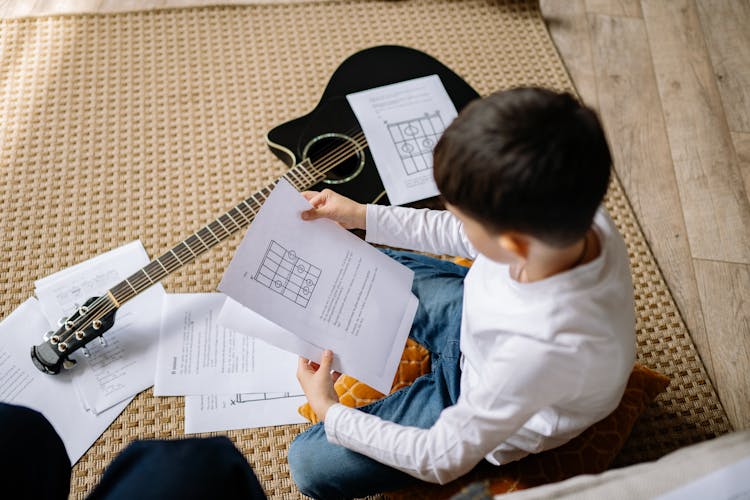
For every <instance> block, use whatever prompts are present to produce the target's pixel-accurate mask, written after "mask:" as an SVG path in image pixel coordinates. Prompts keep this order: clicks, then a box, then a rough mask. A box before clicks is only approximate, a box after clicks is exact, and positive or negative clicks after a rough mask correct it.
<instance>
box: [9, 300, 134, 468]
mask: <svg viewBox="0 0 750 500" xmlns="http://www.w3.org/2000/svg"><path fill="white" fill-rule="evenodd" d="M46 328H48V321H47V318H46V317H45V316H44V314H43V313H42V310H41V307H40V305H39V302H37V300H36V299H34V298H30V299H28V300H27V301H26V302H24V303H23V304H21V305H20V306H19V307H18V308H17V309H16V310H15V311H14V312H12V313H11V314H10V316H8V317H7V318H5V320H3V321H2V323H0V339H1V341H0V401H2V402H4V403H12V404H15V405H20V406H27V407H29V408H32V409H34V410H36V411H38V412H40V413H41V414H42V415H44V416H45V417H46V418H47V420H49V421H50V423H51V424H52V426H53V427H54V428H55V430H56V431H57V433H58V434H59V435H60V438H61V439H62V442H63V444H64V445H65V449H66V451H67V452H68V456H69V457H70V463H71V464H74V463H76V462H77V461H78V459H79V458H81V456H83V454H84V453H86V450H88V449H89V447H90V446H91V445H92V444H93V443H94V441H96V439H97V438H98V437H99V436H100V435H101V433H102V432H104V431H105V430H106V429H107V427H108V426H109V424H111V423H112V421H113V420H114V419H115V418H117V416H118V415H119V414H120V412H122V410H123V409H125V406H127V404H128V403H129V402H130V401H131V400H132V398H130V399H127V400H126V401H124V402H122V403H120V404H118V405H115V406H113V407H112V408H110V409H109V410H107V411H104V412H102V413H100V414H99V415H95V414H93V413H91V412H88V411H86V410H85V409H84V408H83V407H82V406H81V405H80V404H79V403H78V401H77V395H76V391H75V388H74V387H73V383H72V381H71V378H70V373H66V372H63V373H60V374H58V375H47V374H45V373H42V372H40V371H39V370H37V369H36V368H35V367H34V365H33V364H32V362H31V358H30V357H29V347H30V346H31V345H32V344H34V343H36V342H38V341H39V332H40V331H45V329H46ZM43 462H44V457H40V464H43Z"/></svg>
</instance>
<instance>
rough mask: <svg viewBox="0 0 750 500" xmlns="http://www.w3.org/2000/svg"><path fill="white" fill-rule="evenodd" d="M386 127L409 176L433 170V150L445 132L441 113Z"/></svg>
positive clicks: (428, 114) (388, 124)
mask: <svg viewBox="0 0 750 500" xmlns="http://www.w3.org/2000/svg"><path fill="white" fill-rule="evenodd" d="M386 125H387V126H388V132H389V133H390V134H391V139H392V140H393V145H394V147H395V148H396V151H397V152H398V156H399V158H401V164H402V165H403V167H404V170H405V171H406V174H407V175H414V174H417V173H419V172H424V171H425V170H429V169H431V168H432V150H433V148H434V147H435V144H436V143H437V141H438V139H439V138H440V135H441V134H442V133H443V131H444V130H445V123H443V119H442V117H441V116H440V111H435V112H434V113H432V114H430V113H425V115H424V116H421V117H418V118H413V119H411V120H404V121H401V122H397V123H387V122H386Z"/></svg>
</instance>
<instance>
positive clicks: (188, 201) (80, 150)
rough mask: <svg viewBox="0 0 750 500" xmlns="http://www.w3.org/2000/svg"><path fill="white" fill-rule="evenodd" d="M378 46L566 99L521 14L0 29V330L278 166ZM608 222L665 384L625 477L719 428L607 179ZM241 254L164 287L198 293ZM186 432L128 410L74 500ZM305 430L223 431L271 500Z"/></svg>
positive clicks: (166, 406)
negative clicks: (29, 301) (109, 469)
mask: <svg viewBox="0 0 750 500" xmlns="http://www.w3.org/2000/svg"><path fill="white" fill-rule="evenodd" d="M379 44H399V45H406V46H411V47H414V48H417V49H421V50H423V51H425V52H427V53H429V54H431V55H433V56H435V57H437V58H438V59H439V60H441V61H442V62H443V63H445V64H446V65H447V66H448V67H450V68H452V69H453V70H454V71H456V72H457V73H458V74H459V75H462V76H463V77H464V78H465V79H466V80H467V81H468V82H469V84H471V85H472V86H473V87H474V88H475V89H477V90H478V91H479V92H480V94H487V93H490V92H492V91H494V90H497V89H501V88H508V87H511V86H517V85H543V86H547V87H551V88H554V89H558V90H569V91H574V89H573V86H572V84H571V81H570V79H569V78H568V75H567V73H566V71H565V68H564V67H563V64H562V62H561V60H560V58H559V56H558V54H557V52H556V51H555V48H554V46H553V44H552V42H551V40H550V38H549V36H548V33H547V31H546V28H545V25H544V22H543V20H542V18H541V15H540V13H539V10H538V8H537V6H536V5H535V4H533V3H516V2H510V3H508V2H503V1H491V0H466V1H463V2H455V1H450V0H408V1H407V0H404V1H368V0H363V1H348V2H347V1H343V2H322V3H299V4H290V3H283V4H275V5H274V4H264V5H252V6H233V7H228V6H225V7H204V8H196V9H183V10H158V11H148V12H133V13H124V14H112V15H81V16H62V17H47V18H31V19H18V20H5V21H0V197H1V198H0V199H1V200H2V204H1V206H0V211H1V215H0V224H1V225H2V226H1V227H2V250H1V251H2V255H3V259H2V260H1V261H0V287H1V288H0V289H1V290H2V293H1V294H0V315H1V316H2V317H5V316H6V315H8V314H9V313H10V312H11V311H12V310H13V309H14V308H16V307H17V306H18V305H19V304H20V303H21V302H23V301H24V300H25V299H26V298H28V297H29V296H30V295H32V294H33V282H34V280H36V279H38V278H41V277H43V276H46V275H48V274H51V273H53V272H55V271H58V270H60V269H63V268H65V267H67V266H71V265H73V264H75V263H77V262H80V261H82V260H85V259H88V258H90V257H93V256H95V255H97V254H99V253H102V252H105V251H107V250H109V249H112V248H114V247H117V246H119V245H122V244H124V243H126V242H128V241H131V240H133V239H138V238H140V240H141V241H142V242H143V244H144V246H145V247H146V249H147V250H148V251H149V253H150V254H151V255H159V254H160V253H161V252H163V251H165V250H167V249H169V248H171V246H172V245H174V244H176V243H177V242H179V241H181V240H182V239H183V238H185V237H186V236H188V235H189V234H190V233H192V232H193V231H194V230H195V229H197V228H198V227H200V226H201V225H203V224H205V223H206V222H208V221H209V220H213V219H214V218H215V217H216V216H218V215H219V214H220V213H223V212H224V211H225V210H227V209H228V208H230V207H232V206H234V205H235V204H236V203H238V202H239V201H240V200H242V199H243V198H245V197H246V196H248V195H249V194H251V193H252V192H254V191H255V190H256V188H258V187H261V186H263V185H265V184H267V183H268V182H270V181H272V180H273V179H275V178H277V177H278V176H279V175H280V174H282V173H283V172H284V170H285V167H284V165H283V164H282V163H281V162H279V161H278V160H277V159H276V158H275V157H274V156H273V155H272V154H271V153H270V152H269V151H268V149H267V147H266V145H265V142H264V139H263V137H264V134H265V132H266V131H267V130H268V129H270V128H271V127H273V126H274V125H277V124H279V123H281V122H284V121H287V120H290V119H292V118H295V117H297V116H300V115H303V114H306V113H307V112H309V111H310V110H311V109H312V108H313V107H314V106H315V104H316V103H317V102H318V99H319V97H320V95H321V93H322V91H323V88H324V86H325V84H326V83H327V81H328V78H329V76H330V75H331V73H332V72H333V71H334V69H335V68H336V67H337V66H338V64H339V63H340V62H341V61H343V59H344V58H346V57H347V56H349V55H350V54H352V53H354V52H356V51H357V50H360V49H363V48H366V47H369V46H373V45H379ZM607 208H608V209H609V211H610V213H611V214H612V216H613V218H614V220H615V222H616V223H617V226H618V227H619V229H620V231H621V232H622V233H623V235H624V236H625V240H626V241H627V244H628V248H629V250H630V258H631V265H632V270H633V279H634V283H635V291H636V308H637V329H638V357H639V361H640V362H642V363H644V364H645V365H647V366H649V367H651V368H654V369H656V370H659V371H660V372H662V373H665V374H667V375H669V376H670V377H671V379H672V384H671V386H670V388H669V391H668V392H667V393H665V394H663V395H662V396H661V397H660V398H659V399H658V401H657V402H656V403H655V404H654V405H652V407H651V408H650V409H649V410H648V412H647V414H645V415H644V416H643V417H642V419H641V420H640V421H639V423H638V424H637V426H636V429H635V430H634V432H633V434H632V436H631V438H630V440H629V442H628V444H627V446H626V448H625V449H624V450H623V452H622V454H621V456H620V457H619V459H618V463H619V464H621V465H622V464H627V463H633V462H639V461H644V460H649V459H654V458H656V457H659V456H661V455H663V454H665V453H667V452H669V451H671V450H673V449H675V448H677V447H681V446H684V445H687V444H690V443H693V442H697V441H701V440H704V439H707V438H711V437H714V436H717V435H719V434H722V433H725V432H727V431H729V430H730V425H729V423H728V420H727V418H726V415H725V413H724V410H723V409H722V407H721V405H720V403H719V400H718V398H717V396H716V393H715V392H714V389H713V388H712V386H711V383H710V382H709V380H708V378H707V375H706V372H705V370H704V367H703V365H702V363H701V361H700V359H699V357H698V355H697V352H696V350H695V348H694V346H693V344H692V341H691V339H690V336H689V334H688V332H687V331H686V329H685V326H684V324H683V321H682V319H681V318H680V315H679V313H678V311H677V309H676V307H675V304H674V301H673V299H672V297H671V295H670V293H669V291H668V289H667V287H666V285H665V283H664V280H663V279H662V276H661V274H660V271H659V269H658V267H657V266H656V263H655V261H654V258H653V256H652V254H651V252H650V250H649V247H648V245H647V243H646V241H645V239H644V237H643V234H642V233H641V230H640V228H639V226H638V223H637V221H636V219H635V217H634V215H633V211H632V209H631V208H630V206H629V204H628V201H627V199H626V197H625V194H624V193H623V191H622V188H621V186H620V184H619V182H618V181H617V180H616V179H615V180H614V181H613V183H612V186H611V189H610V192H609V194H608V198H607ZM240 239H241V237H240V235H239V234H238V235H235V236H234V237H233V238H232V239H231V240H230V241H228V242H225V243H223V244H222V245H220V246H218V247H217V248H215V249H214V250H212V251H211V252H209V253H208V254H206V255H204V256H202V257H201V258H199V259H198V261H197V262H195V263H193V264H190V265H188V266H186V267H185V268H184V269H182V270H181V271H179V272H177V273H176V274H174V275H172V276H170V277H169V278H167V279H166V280H165V281H164V285H165V287H166V289H167V290H168V291H169V292H209V291H213V290H215V288H216V286H217V284H218V283H219V280H220V277H221V275H222V272H223V271H224V269H225V268H226V266H227V264H228V263H229V260H230V258H231V256H232V254H233V251H234V250H235V248H236V246H237V244H238V243H239V240H240ZM40 333H41V332H40ZM71 404H77V403H75V402H71ZM183 420H184V408H183V399H182V398H178V397H169V398H155V397H154V396H153V395H152V393H151V391H150V390H149V391H145V392H144V393H142V394H140V395H139V396H138V397H136V399H135V400H134V401H133V402H132V403H131V404H130V405H129V406H128V407H127V409H126V410H125V411H124V412H123V413H122V415H120V417H119V418H118V419H117V420H116V421H115V422H114V423H113V424H112V425H111V426H110V428H109V429H108V430H107V431H106V432H105V433H104V434H103V435H102V436H101V437H100V438H99V440H97V441H96V443H95V444H94V445H93V446H92V448H91V449H90V450H89V451H88V453H86V455H84V457H83V458H82V459H81V460H80V461H79V462H78V464H77V465H76V466H75V467H74V469H73V479H72V492H71V495H72V496H73V497H75V498H82V497H83V496H84V495H85V493H86V492H87V491H89V490H90V489H91V488H92V487H93V485H94V484H96V482H97V480H98V478H99V476H100V474H101V473H102V470H103V469H104V467H105V466H106V465H107V464H108V463H109V462H110V461H111V460H112V458H113V457H114V456H115V455H116V454H117V453H118V452H119V451H120V450H121V449H123V447H124V446H125V445H126V444H127V443H129V442H130V441H132V440H134V439H139V438H169V437H179V436H182V435H183ZM303 428H304V426H303V425H293V426H281V427H268V428H263V429H252V430H244V431H232V432H228V433H227V434H228V435H229V436H230V437H231V439H232V440H233V441H234V442H235V444H236V445H237V446H238V447H239V449H240V450H242V451H243V452H244V453H245V456H246V457H247V459H248V461H249V462H250V464H251V465H252V466H253V468H254V470H255V471H256V473H257V474H258V476H259V477H260V480H261V482H262V484H263V485H264V487H265V488H266V491H267V493H268V494H269V496H271V497H276V498H296V497H298V496H299V493H298V492H297V490H296V489H295V486H294V484H293V482H292V480H291V479H290V476H289V472H288V468H287V464H286V458H285V457H286V450H287V446H288V444H289V442H290V441H291V440H292V438H293V437H294V436H295V435H296V434H297V433H299V432H300V431H301V430H302V429H303Z"/></svg>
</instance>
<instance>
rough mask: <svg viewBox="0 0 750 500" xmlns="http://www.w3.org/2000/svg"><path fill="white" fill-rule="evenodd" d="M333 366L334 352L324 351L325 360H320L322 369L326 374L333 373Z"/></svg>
mask: <svg viewBox="0 0 750 500" xmlns="http://www.w3.org/2000/svg"><path fill="white" fill-rule="evenodd" d="M331 364H333V352H332V351H331V350H329V349H326V350H325V351H323V359H321V360H320V368H321V370H323V372H325V373H329V372H330V371H331Z"/></svg>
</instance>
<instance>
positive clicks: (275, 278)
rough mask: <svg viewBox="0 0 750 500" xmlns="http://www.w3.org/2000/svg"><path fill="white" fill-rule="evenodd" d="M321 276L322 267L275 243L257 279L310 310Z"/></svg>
mask: <svg viewBox="0 0 750 500" xmlns="http://www.w3.org/2000/svg"><path fill="white" fill-rule="evenodd" d="M319 277H320V269H319V268H318V267H315V266H313V265H312V264H310V263H309V262H307V261H306V260H304V259H301V258H299V257H298V256H297V253H296V252H295V251H294V250H287V249H286V248H284V247H283V246H281V245H279V244H278V243H277V242H276V241H275V240H271V242H270V243H269V244H268V249H267V250H266V254H265V255H264V256H263V261H262V262H261V264H260V267H259V268H258V272H256V273H255V276H254V279H255V281H257V282H259V283H261V284H263V285H265V286H266V287H268V288H269V289H270V290H273V291H274V292H276V293H278V294H279V295H283V296H284V297H286V298H287V299H289V300H291V301H292V302H294V303H295V304H297V305H299V306H302V307H307V304H308V303H309V302H310V297H311V296H312V293H313V291H314V290H315V285H317V284H318V278H319Z"/></svg>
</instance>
